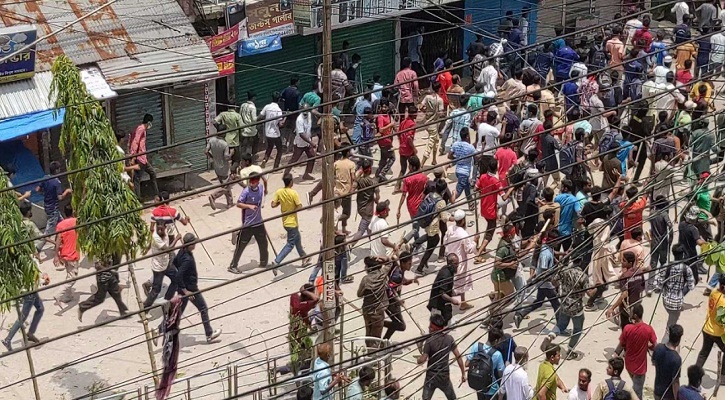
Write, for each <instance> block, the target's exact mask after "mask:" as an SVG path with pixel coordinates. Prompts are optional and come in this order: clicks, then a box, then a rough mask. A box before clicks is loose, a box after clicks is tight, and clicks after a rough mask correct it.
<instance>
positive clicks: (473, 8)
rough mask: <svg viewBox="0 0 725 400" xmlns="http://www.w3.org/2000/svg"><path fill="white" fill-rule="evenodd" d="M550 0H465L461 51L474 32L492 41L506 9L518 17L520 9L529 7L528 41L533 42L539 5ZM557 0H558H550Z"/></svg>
mask: <svg viewBox="0 0 725 400" xmlns="http://www.w3.org/2000/svg"><path fill="white" fill-rule="evenodd" d="M549 1H550V0H543V1H541V2H537V1H535V0H522V1H506V0H466V3H465V4H466V22H467V23H468V25H466V26H465V28H466V31H465V34H464V38H463V51H464V52H465V51H466V49H467V48H468V45H469V44H470V43H471V42H473V41H475V40H476V33H480V34H482V35H483V36H484V42H486V43H492V42H493V41H494V40H495V39H496V38H498V37H499V35H498V27H499V25H500V23H501V21H502V20H503V19H504V17H505V16H506V12H507V11H513V13H514V17H516V18H520V17H521V11H522V10H523V9H524V8H526V7H528V8H529V9H530V11H529V16H528V21H529V32H528V35H527V39H528V43H530V44H531V43H534V42H535V41H536V38H537V32H538V30H539V27H540V26H541V24H542V22H541V7H542V5H543V4H545V3H546V4H548V3H549ZM551 1H559V0H551Z"/></svg>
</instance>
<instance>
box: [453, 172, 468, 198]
mask: <svg viewBox="0 0 725 400" xmlns="http://www.w3.org/2000/svg"><path fill="white" fill-rule="evenodd" d="M456 178H458V183H457V184H456V196H460V195H461V193H466V198H470V197H471V182H470V181H469V180H468V175H466V174H459V173H457V172H456Z"/></svg>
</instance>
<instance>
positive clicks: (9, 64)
mask: <svg viewBox="0 0 725 400" xmlns="http://www.w3.org/2000/svg"><path fill="white" fill-rule="evenodd" d="M37 38H38V29H37V28H36V27H35V25H16V26H9V27H6V28H0V60H3V61H2V62H0V83H6V82H13V81H18V80H21V79H28V78H32V77H33V75H35V45H32V46H28V45H29V44H32V43H34V42H35V41H36V40H37Z"/></svg>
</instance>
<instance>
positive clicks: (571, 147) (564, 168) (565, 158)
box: [559, 140, 579, 176]
mask: <svg viewBox="0 0 725 400" xmlns="http://www.w3.org/2000/svg"><path fill="white" fill-rule="evenodd" d="M578 143H579V142H577V141H576V140H574V141H571V142H569V143H567V144H566V145H564V147H563V148H562V149H561V151H559V167H560V168H561V172H563V173H564V175H567V176H568V175H571V174H572V169H573V166H574V164H575V163H576V161H577V160H576V146H577V144H578Z"/></svg>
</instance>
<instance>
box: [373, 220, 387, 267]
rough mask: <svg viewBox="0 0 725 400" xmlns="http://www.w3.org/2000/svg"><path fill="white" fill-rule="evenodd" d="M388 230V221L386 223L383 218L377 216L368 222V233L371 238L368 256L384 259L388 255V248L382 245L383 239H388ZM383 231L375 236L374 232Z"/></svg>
mask: <svg viewBox="0 0 725 400" xmlns="http://www.w3.org/2000/svg"><path fill="white" fill-rule="evenodd" d="M387 229H388V221H386V220H385V219H383V218H380V217H378V216H377V215H376V216H374V217H373V219H372V220H370V232H371V235H370V236H371V237H372V238H373V239H372V240H370V255H371V256H373V257H385V256H387V255H388V248H387V247H386V246H385V245H384V244H383V239H388V238H389V237H390V232H389V231H388V230H387ZM380 231H384V232H382V233H380V234H378V235H376V234H375V232H380Z"/></svg>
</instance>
